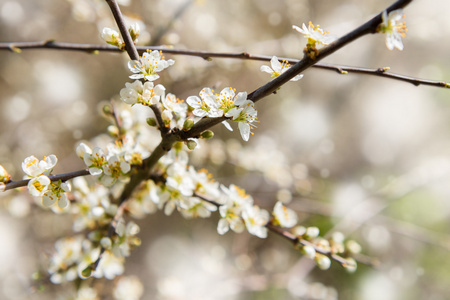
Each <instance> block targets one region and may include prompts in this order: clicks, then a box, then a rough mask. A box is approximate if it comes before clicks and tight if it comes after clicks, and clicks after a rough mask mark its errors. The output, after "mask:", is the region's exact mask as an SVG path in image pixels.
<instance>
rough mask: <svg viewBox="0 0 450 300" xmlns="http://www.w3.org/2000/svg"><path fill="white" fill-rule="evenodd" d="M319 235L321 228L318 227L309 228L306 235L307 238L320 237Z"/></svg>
mask: <svg viewBox="0 0 450 300" xmlns="http://www.w3.org/2000/svg"><path fill="white" fill-rule="evenodd" d="M319 233H320V231H319V228H317V227H308V228H306V233H305V235H306V237H307V238H316V237H318V236H319Z"/></svg>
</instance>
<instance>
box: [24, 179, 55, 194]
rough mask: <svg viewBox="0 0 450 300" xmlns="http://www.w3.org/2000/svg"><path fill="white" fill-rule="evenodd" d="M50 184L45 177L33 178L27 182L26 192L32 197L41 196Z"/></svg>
mask: <svg viewBox="0 0 450 300" xmlns="http://www.w3.org/2000/svg"><path fill="white" fill-rule="evenodd" d="M50 182H51V181H50V179H49V178H48V177H47V176H45V175H41V176H38V177H34V178H32V179H31V180H30V181H29V182H28V191H29V192H30V194H31V195H32V196H35V197H39V196H43V195H44V193H45V192H46V191H47V189H48V186H49V185H50Z"/></svg>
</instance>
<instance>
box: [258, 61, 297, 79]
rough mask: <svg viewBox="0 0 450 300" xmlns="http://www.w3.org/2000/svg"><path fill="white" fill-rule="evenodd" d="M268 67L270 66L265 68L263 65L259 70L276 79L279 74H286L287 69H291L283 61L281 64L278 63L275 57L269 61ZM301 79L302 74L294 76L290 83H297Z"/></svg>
mask: <svg viewBox="0 0 450 300" xmlns="http://www.w3.org/2000/svg"><path fill="white" fill-rule="evenodd" d="M270 65H271V66H272V68H271V67H269V66H266V65H263V66H261V68H260V70H261V72H266V73H269V74H270V75H271V76H272V77H278V76H280V75H281V74H283V73H284V72H286V71H287V70H289V68H290V67H291V65H290V64H289V63H287V62H285V61H283V63H280V61H279V60H278V58H277V57H276V56H274V57H272V59H271V60H270ZM302 77H303V74H299V75H297V76H295V77H294V78H292V79H291V81H298V80H300V79H301V78H302Z"/></svg>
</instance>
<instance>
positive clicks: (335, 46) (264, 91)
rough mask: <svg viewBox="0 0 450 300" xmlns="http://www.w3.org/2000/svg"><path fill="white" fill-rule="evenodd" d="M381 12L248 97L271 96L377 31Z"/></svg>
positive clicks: (393, 7) (407, 0)
mask: <svg viewBox="0 0 450 300" xmlns="http://www.w3.org/2000/svg"><path fill="white" fill-rule="evenodd" d="M412 1H413V0H399V1H397V2H395V3H394V4H393V5H391V6H390V7H388V8H387V9H386V10H387V12H388V13H389V12H390V11H392V10H396V9H399V8H402V7H405V6H406V5H407V4H409V3H410V2H412ZM381 14H382V13H379V14H378V15H377V16H375V17H374V18H372V19H371V20H369V21H368V22H366V23H364V24H363V25H361V26H359V27H358V28H356V29H354V30H352V31H351V32H349V33H347V34H346V35H344V36H342V37H341V38H339V39H338V40H336V41H334V42H333V43H331V44H330V45H328V46H326V47H324V48H322V49H320V50H319V51H318V54H317V55H316V57H315V59H312V58H310V57H309V56H308V55H305V56H304V57H303V59H301V60H300V61H299V62H298V63H296V64H295V65H293V66H292V67H291V68H290V69H289V70H287V71H286V72H285V73H283V74H281V75H280V76H278V77H276V78H275V79H274V80H272V81H270V82H269V83H267V84H265V85H264V86H262V87H260V88H258V89H257V90H255V91H253V92H252V93H250V94H249V95H248V97H247V98H248V99H250V100H253V102H256V101H259V100H260V99H262V98H264V97H267V96H269V95H270V94H272V93H273V92H275V91H276V90H277V89H278V88H279V87H280V86H282V85H283V84H285V83H287V82H288V81H289V80H291V79H292V78H294V77H295V76H297V75H298V74H300V73H301V72H303V71H304V70H306V69H308V68H309V67H311V66H313V65H315V64H316V63H317V62H318V61H319V60H321V59H323V58H325V57H327V56H329V55H331V54H333V53H334V52H336V51H337V50H339V49H341V48H342V47H344V46H346V45H348V44H349V43H351V42H353V41H355V40H356V39H358V38H360V37H362V36H364V35H366V34H370V33H376V29H377V27H378V25H379V24H380V23H381Z"/></svg>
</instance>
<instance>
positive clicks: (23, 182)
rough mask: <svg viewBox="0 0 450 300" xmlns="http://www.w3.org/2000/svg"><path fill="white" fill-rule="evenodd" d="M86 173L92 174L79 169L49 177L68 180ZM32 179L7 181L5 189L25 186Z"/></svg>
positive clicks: (55, 179) (53, 179) (56, 179)
mask: <svg viewBox="0 0 450 300" xmlns="http://www.w3.org/2000/svg"><path fill="white" fill-rule="evenodd" d="M86 175H90V173H89V170H87V169H86V170H79V171H75V172H70V173H64V174H57V175H50V176H48V178H49V179H50V180H51V181H59V180H61V181H63V182H64V181H67V180H69V179H72V178H75V177H79V176H86ZM29 181H30V179H24V180H17V181H10V182H8V183H5V189H4V191H7V190H12V189H15V188H18V187H23V186H26V185H27V184H28V182H29Z"/></svg>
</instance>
